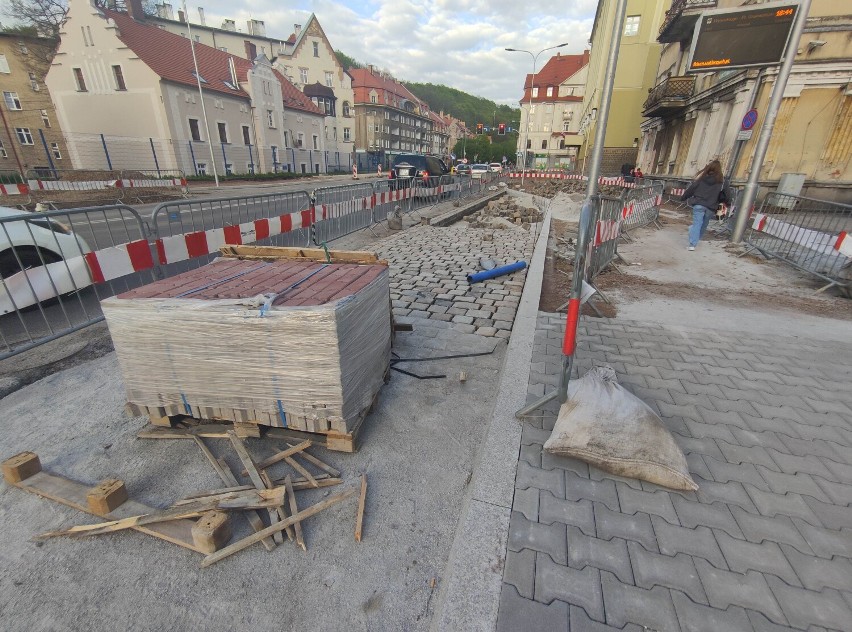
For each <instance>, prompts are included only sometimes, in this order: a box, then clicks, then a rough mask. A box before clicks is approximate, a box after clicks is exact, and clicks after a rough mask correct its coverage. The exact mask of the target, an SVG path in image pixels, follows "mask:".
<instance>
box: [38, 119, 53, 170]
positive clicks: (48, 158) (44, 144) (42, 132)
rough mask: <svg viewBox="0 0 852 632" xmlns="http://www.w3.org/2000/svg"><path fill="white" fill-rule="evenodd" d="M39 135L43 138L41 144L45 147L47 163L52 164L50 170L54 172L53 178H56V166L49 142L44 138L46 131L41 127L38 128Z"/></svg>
mask: <svg viewBox="0 0 852 632" xmlns="http://www.w3.org/2000/svg"><path fill="white" fill-rule="evenodd" d="M38 135H39V136H40V137H41V144H42V146H43V147H44V155H45V156H47V162H48V163H49V164H50V170H51V171H52V172H53V177H54V178H55V177H56V165H54V164H53V156H51V155H50V151H49V150H48V149H47V140H46V139H45V138H44V130H43V129H41V128H40V127H39V128H38Z"/></svg>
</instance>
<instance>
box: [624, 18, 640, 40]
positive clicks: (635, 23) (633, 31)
mask: <svg viewBox="0 0 852 632" xmlns="http://www.w3.org/2000/svg"><path fill="white" fill-rule="evenodd" d="M641 17H642V16H641V15H628V16H627V19H626V20H625V21H624V35H625V37H629V36H632V35H639V19H640V18H641Z"/></svg>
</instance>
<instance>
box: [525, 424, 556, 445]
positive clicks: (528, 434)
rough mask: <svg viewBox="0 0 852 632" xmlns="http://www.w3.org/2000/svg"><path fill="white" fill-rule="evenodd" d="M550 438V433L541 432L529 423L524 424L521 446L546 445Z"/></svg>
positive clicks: (546, 431)
mask: <svg viewBox="0 0 852 632" xmlns="http://www.w3.org/2000/svg"><path fill="white" fill-rule="evenodd" d="M549 438H550V431H548V430H541V429H540V428H536V427H534V426H531V425H530V424H528V423H524V425H523V427H522V429H521V444H522V445H531V444H533V443H537V444H539V445H544V443H545V442H546V441H547V440H548V439H549Z"/></svg>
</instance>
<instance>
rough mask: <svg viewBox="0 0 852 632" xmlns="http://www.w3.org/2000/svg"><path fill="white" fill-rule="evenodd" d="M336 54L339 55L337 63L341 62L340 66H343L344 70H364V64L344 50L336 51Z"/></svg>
mask: <svg viewBox="0 0 852 632" xmlns="http://www.w3.org/2000/svg"><path fill="white" fill-rule="evenodd" d="M334 54H335V55H337V61H339V62H340V65H341V66H343V70H349V69H350V68H364V67H365V66H364V64H362V63H361V62H360V61H358V60H356V59H355V58H354V57H350V56H349V55H347V54H346V53H344V52H343V51H342V50H336V51H334Z"/></svg>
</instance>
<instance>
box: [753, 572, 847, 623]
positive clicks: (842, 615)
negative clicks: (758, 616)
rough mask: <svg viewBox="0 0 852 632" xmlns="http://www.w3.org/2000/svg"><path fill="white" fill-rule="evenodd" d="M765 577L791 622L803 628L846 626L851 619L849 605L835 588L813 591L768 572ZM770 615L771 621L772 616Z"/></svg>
mask: <svg viewBox="0 0 852 632" xmlns="http://www.w3.org/2000/svg"><path fill="white" fill-rule="evenodd" d="M766 581H767V582H768V584H769V587H770V588H771V589H772V592H773V593H774V595H775V597H776V598H777V599H778V602H779V603H780V604H781V608H782V609H783V611H784V614H785V615H786V620H787V621H789V624H790V625H793V626H795V627H797V628H802V629H807V628H809V627H810V626H818V625H821V626H824V627H826V628H831V629H836V630H844V629H848V627H849V622H850V621H852V609H850V606H849V604H848V603H846V601H844V599H843V596H842V595H841V594H840V593H839V592H837V591H836V590H829V589H825V590H823V591H822V592H814V591H812V590H805V589H803V588H796V587H794V586H790V585H788V584H786V583H785V582H783V581H782V580H780V579H778V578H777V577H773V576H772V575H767V576H766ZM763 614H766V613H763ZM767 617H768V615H767ZM769 619H770V620H772V621H774V619H772V617H769Z"/></svg>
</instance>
